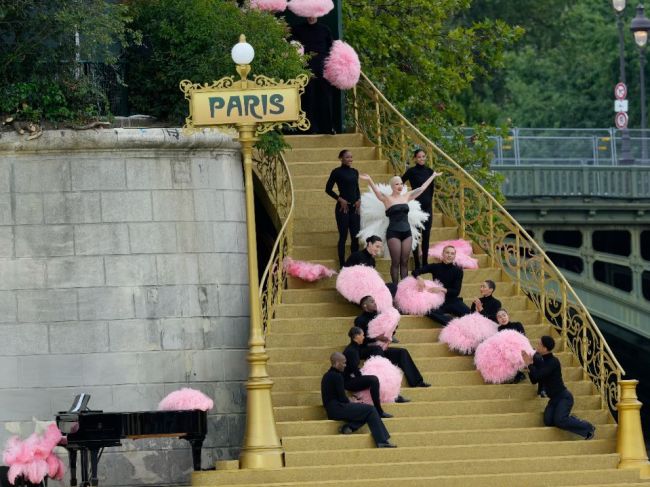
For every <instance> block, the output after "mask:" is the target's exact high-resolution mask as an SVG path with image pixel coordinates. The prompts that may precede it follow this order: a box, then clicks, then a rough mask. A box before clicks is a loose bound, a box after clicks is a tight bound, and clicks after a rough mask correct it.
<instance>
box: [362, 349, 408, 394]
mask: <svg viewBox="0 0 650 487" xmlns="http://www.w3.org/2000/svg"><path fill="white" fill-rule="evenodd" d="M361 373H362V374H363V375H375V376H377V379H379V399H380V400H381V402H395V399H397V396H399V391H400V389H401V388H402V375H403V374H402V371H401V370H400V369H399V367H396V366H395V365H393V364H392V363H391V362H390V360H388V359H387V358H384V357H378V356H374V357H370V358H369V359H368V360H366V362H365V363H364V364H363V367H361ZM355 397H356V398H357V399H359V400H360V401H361V402H363V403H366V404H372V398H371V397H370V390H368V389H365V390H363V391H360V392H357V393H356V394H355Z"/></svg>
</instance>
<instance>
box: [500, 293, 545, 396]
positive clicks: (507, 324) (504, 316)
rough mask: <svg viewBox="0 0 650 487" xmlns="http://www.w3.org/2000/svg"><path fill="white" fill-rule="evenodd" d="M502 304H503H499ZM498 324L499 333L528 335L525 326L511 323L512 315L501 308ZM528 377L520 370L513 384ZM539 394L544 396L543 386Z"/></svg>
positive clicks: (515, 322) (514, 322) (539, 387)
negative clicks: (510, 331)
mask: <svg viewBox="0 0 650 487" xmlns="http://www.w3.org/2000/svg"><path fill="white" fill-rule="evenodd" d="M499 304H501V303H499ZM496 322H497V323H498V324H499V328H498V331H504V330H514V331H518V332H519V333H521V334H522V335H525V334H526V331H525V330H524V325H522V324H521V323H519V322H518V321H510V315H509V314H508V311H507V310H506V309H504V308H500V309H499V311H497V316H496ZM525 378H526V376H525V375H524V373H523V372H522V371H521V370H520V371H519V372H517V375H516V376H515V378H514V379H512V382H513V383H514V384H518V383H519V382H521V381H522V380H524V379H525ZM537 389H538V390H537V394H539V395H542V392H543V389H542V386H541V384H540V385H539V386H538V388H537Z"/></svg>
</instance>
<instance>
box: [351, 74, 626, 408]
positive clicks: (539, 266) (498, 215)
mask: <svg viewBox="0 0 650 487" xmlns="http://www.w3.org/2000/svg"><path fill="white" fill-rule="evenodd" d="M350 97H351V99H350V104H349V106H351V107H353V112H352V113H353V117H354V123H355V126H356V129H357V131H358V132H361V133H363V134H364V135H365V136H366V137H367V138H368V139H369V140H371V141H372V142H373V143H374V144H376V145H377V150H378V157H379V158H381V159H387V160H388V161H389V162H390V163H391V164H392V166H393V168H394V172H395V173H396V174H401V173H402V172H403V170H404V169H405V161H407V159H408V155H409V154H410V153H412V151H413V149H415V148H422V149H424V150H425V151H427V152H428V154H429V155H430V160H431V161H432V163H433V165H434V166H435V167H436V169H437V170H441V171H442V172H443V173H444V175H443V176H442V177H441V183H440V184H439V185H437V186H436V203H437V207H438V208H439V209H440V210H441V211H442V213H443V214H444V215H445V216H446V217H447V218H449V219H451V220H453V221H456V222H457V223H458V225H459V229H460V236H461V237H462V238H470V239H471V240H473V241H474V242H475V244H477V245H478V246H479V247H480V248H481V249H483V250H484V251H485V252H486V253H487V254H488V255H489V256H490V261H491V266H498V267H500V268H501V269H502V271H503V272H505V273H506V274H507V275H508V276H510V277H511V278H512V280H513V281H514V283H515V288H516V291H517V293H518V294H522V293H523V294H526V295H527V296H528V297H529V298H530V299H531V300H532V301H533V303H534V304H535V306H536V307H537V309H538V310H539V312H540V314H541V316H542V317H545V318H546V319H547V320H548V322H549V323H550V324H551V325H552V326H553V327H554V328H555V329H556V330H557V332H558V333H559V334H560V336H561V337H562V343H563V346H564V347H568V348H569V349H570V350H571V351H572V352H573V353H574V354H575V356H576V357H577V358H578V360H579V361H580V363H581V364H582V367H583V370H584V373H585V375H586V376H588V377H589V378H590V379H591V381H592V382H593V383H594V384H595V385H596V387H597V388H598V390H599V391H600V393H601V398H602V403H603V406H608V407H609V409H610V411H612V413H614V411H615V410H616V404H617V402H618V400H619V388H618V383H619V381H620V379H621V377H622V375H623V374H624V371H623V369H622V367H621V365H620V364H619V363H618V361H617V360H616V357H614V354H613V353H612V351H611V349H610V347H609V345H608V344H607V343H606V342H605V339H604V338H603V336H602V334H601V333H600V331H599V330H598V328H597V327H596V325H595V323H594V321H593V319H592V317H591V316H590V314H589V312H588V311H587V309H586V308H585V306H584V305H583V304H582V301H580V298H579V297H578V296H577V295H576V293H575V292H574V290H573V289H572V288H571V286H570V285H569V284H568V282H567V281H566V279H565V278H564V276H563V275H562V274H561V273H560V272H559V271H558V269H557V268H556V267H555V265H554V264H553V263H552V262H551V260H550V259H549V258H548V257H547V256H546V254H545V253H544V251H543V250H542V249H541V248H540V247H539V246H538V245H537V243H536V242H535V241H534V240H533V239H532V238H531V237H530V235H528V233H526V231H525V230H524V229H523V228H522V227H521V226H520V225H519V224H518V223H517V222H516V221H515V220H514V218H513V217H512V216H511V215H510V214H509V213H508V212H507V211H506V210H505V209H504V208H503V207H502V206H501V205H500V204H499V203H498V202H497V201H496V200H495V199H494V198H493V197H492V195H490V194H489V193H488V192H487V191H486V190H485V189H484V188H483V187H482V186H481V185H480V184H479V183H478V182H477V181H476V180H475V179H474V178H472V176H470V175H469V174H468V173H467V172H466V171H465V170H463V168H462V167H460V166H459V165H458V164H457V163H456V162H455V161H454V160H453V159H452V158H451V157H450V156H449V155H447V154H446V153H445V152H444V151H442V150H441V149H440V148H439V147H438V146H436V145H435V144H434V143H433V142H431V141H430V140H429V139H428V138H427V137H426V136H424V135H423V134H422V133H421V132H420V131H419V130H418V129H417V128H416V127H415V126H413V125H412V124H411V123H410V122H409V121H408V120H407V119H406V118H404V116H402V114H400V113H399V112H398V111H397V110H396V109H395V108H394V107H393V106H392V105H391V104H390V102H389V101H388V100H386V98H385V97H384V96H383V94H382V93H381V92H380V91H379V90H378V89H377V88H376V87H375V86H374V85H373V84H372V82H371V81H370V80H369V79H368V78H367V77H366V76H365V74H362V76H361V80H360V82H359V84H358V85H357V87H356V88H355V89H354V90H353V91H352V93H351V95H350Z"/></svg>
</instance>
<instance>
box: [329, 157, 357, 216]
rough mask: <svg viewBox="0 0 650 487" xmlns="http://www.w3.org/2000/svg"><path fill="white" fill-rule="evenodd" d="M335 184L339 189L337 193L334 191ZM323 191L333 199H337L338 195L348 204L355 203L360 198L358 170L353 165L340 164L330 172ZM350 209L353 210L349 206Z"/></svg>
mask: <svg viewBox="0 0 650 487" xmlns="http://www.w3.org/2000/svg"><path fill="white" fill-rule="evenodd" d="M335 184H336V187H337V188H338V190H339V194H336V193H335V192H334V185H335ZM325 192H326V193H327V194H328V195H330V196H331V197H332V198H334V199H335V200H338V199H339V196H340V197H341V198H343V199H344V200H345V201H347V202H348V203H350V204H354V203H356V202H357V201H359V200H360V199H361V191H360V190H359V171H357V170H356V169H355V168H353V167H350V166H346V165H345V164H341V165H340V166H339V167H337V168H336V169H334V170H332V172H331V173H330V177H329V179H328V180H327V184H326V185H325ZM350 211H354V208H350Z"/></svg>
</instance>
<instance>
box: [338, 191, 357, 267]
mask: <svg viewBox="0 0 650 487" xmlns="http://www.w3.org/2000/svg"><path fill="white" fill-rule="evenodd" d="M334 216H335V217H336V227H337V228H338V229H339V243H338V252H339V264H340V265H341V267H343V264H345V242H346V241H347V240H348V233H349V234H350V239H351V240H350V251H351V252H356V251H357V250H359V240H358V239H357V233H359V230H360V228H361V215H359V214H358V213H357V212H356V211H355V210H354V205H351V204H350V205H348V212H347V213H343V211H342V210H341V208H340V206H339V204H338V203H337V204H336V206H335V207H334Z"/></svg>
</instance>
